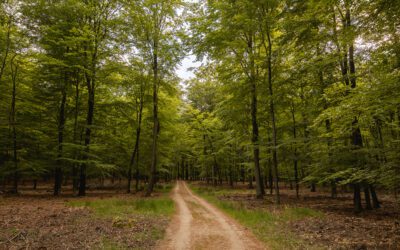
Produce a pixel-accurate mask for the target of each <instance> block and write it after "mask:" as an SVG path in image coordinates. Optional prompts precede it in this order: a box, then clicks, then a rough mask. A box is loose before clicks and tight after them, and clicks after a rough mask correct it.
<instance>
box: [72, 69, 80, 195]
mask: <svg viewBox="0 0 400 250" xmlns="http://www.w3.org/2000/svg"><path fill="white" fill-rule="evenodd" d="M78 117H79V73H78V72H77V73H76V83H75V110H74V143H75V144H78ZM75 151H76V152H75V159H78V156H79V153H78V151H77V150H75ZM78 167H79V165H78V164H76V163H74V164H73V166H72V190H73V192H74V193H75V191H76V190H77V189H78V184H79V179H78Z"/></svg>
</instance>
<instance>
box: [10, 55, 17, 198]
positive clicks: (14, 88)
mask: <svg viewBox="0 0 400 250" xmlns="http://www.w3.org/2000/svg"><path fill="white" fill-rule="evenodd" d="M14 59H15V56H14V57H13V58H12V59H11V77H12V95H11V110H10V126H11V130H12V136H11V137H12V142H13V163H14V183H13V189H12V191H11V192H12V193H18V180H19V170H18V155H17V130H16V119H15V103H16V95H17V86H16V85H17V74H18V65H16V64H14Z"/></svg>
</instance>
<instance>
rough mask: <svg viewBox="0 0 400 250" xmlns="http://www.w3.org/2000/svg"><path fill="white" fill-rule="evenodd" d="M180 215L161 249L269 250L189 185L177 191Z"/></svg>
mask: <svg viewBox="0 0 400 250" xmlns="http://www.w3.org/2000/svg"><path fill="white" fill-rule="evenodd" d="M173 199H174V201H175V203H176V205H177V213H176V215H175V217H174V218H173V221H172V223H171V225H170V226H169V228H168V229H167V233H166V238H165V239H164V240H163V241H161V242H160V243H159V245H158V249H171V250H181V249H196V250H197V249H218V250H222V249H234V250H241V249H265V247H263V245H262V244H261V243H260V242H259V241H258V240H257V239H256V238H255V237H254V236H253V235H252V234H251V233H250V232H249V231H248V230H247V229H245V228H244V227H242V226H241V225H239V224H238V223H236V222H235V221H234V220H232V219H231V218H229V217H228V216H226V215H225V214H224V213H222V212H221V211H219V210H218V209H217V208H215V207H214V206H212V205H211V204H209V203H208V202H207V201H205V200H203V199H202V198H200V197H198V196H196V195H194V194H193V193H192V192H191V191H190V189H189V188H188V187H187V185H186V183H185V182H181V181H179V182H178V183H177V185H176V187H175V189H174V191H173Z"/></svg>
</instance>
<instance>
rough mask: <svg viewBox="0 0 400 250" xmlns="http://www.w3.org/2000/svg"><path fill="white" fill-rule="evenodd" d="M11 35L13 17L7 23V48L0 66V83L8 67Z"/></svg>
mask: <svg viewBox="0 0 400 250" xmlns="http://www.w3.org/2000/svg"><path fill="white" fill-rule="evenodd" d="M10 35H11V19H10V20H9V21H8V23H7V35H6V37H7V38H6V50H5V53H4V57H3V60H2V62H1V67H0V83H1V79H2V77H3V74H4V69H5V68H6V63H7V58H8V54H9V53H10V46H11V37H10Z"/></svg>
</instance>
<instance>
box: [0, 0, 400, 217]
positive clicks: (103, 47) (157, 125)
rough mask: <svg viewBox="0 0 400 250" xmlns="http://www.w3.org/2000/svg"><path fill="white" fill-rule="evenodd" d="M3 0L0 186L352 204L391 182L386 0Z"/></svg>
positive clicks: (395, 104) (393, 50)
mask: <svg viewBox="0 0 400 250" xmlns="http://www.w3.org/2000/svg"><path fill="white" fill-rule="evenodd" d="M0 3H1V5H0V184H1V189H2V190H3V192H11V193H18V187H19V185H20V182H21V181H32V185H33V186H34V187H36V185H37V183H38V182H51V183H52V186H53V190H52V192H53V194H54V195H59V194H60V193H61V192H62V191H63V190H65V189H66V188H72V189H73V191H74V192H75V193H76V194H77V195H80V196H84V195H85V194H86V190H87V189H88V188H90V187H93V186H94V185H98V184H99V183H100V184H99V185H101V183H102V182H104V180H105V179H110V178H112V179H116V178H118V179H124V180H127V181H126V183H127V185H126V191H127V192H130V191H131V189H133V187H131V186H132V185H133V184H132V181H133V180H134V181H135V185H134V189H135V191H137V190H139V189H140V188H142V184H141V182H146V185H145V190H146V194H147V195H150V194H151V193H152V191H153V188H154V185H155V184H156V183H157V182H158V181H160V180H164V179H165V180H171V179H175V178H181V179H187V180H203V181H206V182H207V183H209V184H212V185H220V184H222V183H223V182H227V183H229V185H234V184H235V183H237V182H248V184H249V186H250V187H253V182H254V187H255V195H256V197H257V198H259V199H262V198H263V196H264V195H265V194H266V191H265V190H266V189H269V192H270V193H273V194H274V195H275V202H276V203H277V204H279V203H280V193H279V187H280V184H281V183H286V184H288V185H290V186H291V187H293V188H294V189H295V190H296V193H297V196H299V195H301V194H300V188H299V186H308V187H310V189H312V190H315V189H316V188H319V187H324V188H329V189H330V190H331V195H332V197H333V198H335V197H336V195H337V192H338V189H339V188H343V189H349V190H350V189H351V190H352V192H353V195H354V209H355V211H356V212H360V211H361V210H362V209H363V208H366V209H372V208H379V206H380V205H379V200H378V196H377V190H379V191H385V192H389V191H390V192H395V193H396V192H397V191H398V190H399V188H400V186H399V185H400V2H399V1H390V0H375V1H370V0H359V1H355V0H317V1H315V0H304V1H298V0H282V1H278V0H257V1H250V0H235V1H231V0H213V1H211V0H209V1H206V0H199V1H181V0H162V1H161V0H135V1H125V0H54V1H49V0H1V1H0ZM188 55H194V56H195V57H196V59H197V60H198V61H199V62H201V66H199V67H196V68H194V69H193V72H194V76H193V77H190V79H180V78H179V76H178V75H177V73H176V72H177V69H178V67H180V65H181V62H182V60H183V59H184V58H187V57H188ZM68 184H71V186H68Z"/></svg>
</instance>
